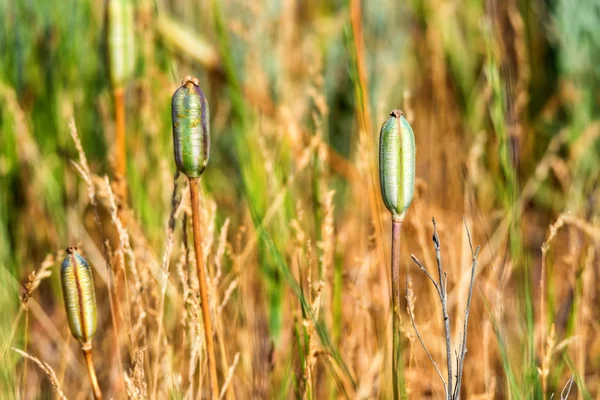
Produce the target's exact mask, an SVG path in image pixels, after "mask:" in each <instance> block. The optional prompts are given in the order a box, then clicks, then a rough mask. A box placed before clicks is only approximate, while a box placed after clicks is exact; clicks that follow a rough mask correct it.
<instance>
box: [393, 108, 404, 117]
mask: <svg viewBox="0 0 600 400" xmlns="http://www.w3.org/2000/svg"><path fill="white" fill-rule="evenodd" d="M403 115H404V113H403V112H402V111H401V110H400V109H398V108H396V109H393V110H392V111H390V117H396V118H400V117H401V116H403Z"/></svg>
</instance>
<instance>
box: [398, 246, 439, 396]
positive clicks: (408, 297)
mask: <svg viewBox="0 0 600 400" xmlns="http://www.w3.org/2000/svg"><path fill="white" fill-rule="evenodd" d="M413 257H414V256H413ZM411 281H412V279H411V278H410V277H409V276H407V277H406V303H407V306H406V309H407V310H408V315H409V316H410V322H411V323H412V326H413V329H414V330H415V333H416V334H417V339H419V343H421V347H423V350H425V353H427V356H428V357H429V360H430V361H431V363H432V364H433V367H434V368H435V371H436V372H437V374H438V376H439V377H440V380H441V381H442V384H443V385H444V396H445V397H446V398H447V397H448V387H447V386H446V381H445V380H444V376H443V375H442V372H441V371H440V368H439V367H438V364H437V363H436V362H435V360H434V359H433V356H432V355H431V353H430V352H429V350H428V349H427V346H425V343H424V342H423V339H422V338H421V334H420V333H419V330H418V329H417V324H416V323H415V315H414V313H413V307H412V305H413V304H414V298H413V293H412V289H409V287H410V282H411Z"/></svg>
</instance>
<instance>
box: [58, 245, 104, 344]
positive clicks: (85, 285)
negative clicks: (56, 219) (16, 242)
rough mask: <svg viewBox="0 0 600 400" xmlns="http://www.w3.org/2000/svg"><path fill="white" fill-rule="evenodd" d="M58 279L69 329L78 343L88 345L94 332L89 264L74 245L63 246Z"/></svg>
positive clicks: (92, 283)
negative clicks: (64, 250) (63, 251)
mask: <svg viewBox="0 0 600 400" xmlns="http://www.w3.org/2000/svg"><path fill="white" fill-rule="evenodd" d="M60 280H61V282H62V289H63V296H64V299H65V307H66V310H67V318H68V319H69V327H70V328H71V333H72V334H73V336H75V337H76V338H77V339H78V340H79V342H81V345H82V347H84V348H86V347H87V348H91V345H92V337H93V336H94V334H95V333H96V295H95V293H94V279H93V277H92V269H91V267H90V265H89V264H88V262H87V261H86V260H85V258H83V257H82V256H81V254H79V252H78V249H77V247H75V246H70V247H69V248H67V256H66V257H65V259H64V261H63V262H62V265H61V267H60Z"/></svg>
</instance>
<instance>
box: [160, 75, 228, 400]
mask: <svg viewBox="0 0 600 400" xmlns="http://www.w3.org/2000/svg"><path fill="white" fill-rule="evenodd" d="M198 83H199V82H198V79H197V78H194V77H192V76H186V77H185V78H183V81H182V83H181V86H180V87H179V88H178V89H177V90H176V91H175V93H174V94H173V99H172V102H171V114H172V118H173V147H174V154H175V164H177V168H178V169H179V171H180V172H182V173H183V174H184V175H185V176H187V177H188V179H189V183H190V196H191V202H192V223H193V224H192V225H193V230H194V250H195V252H196V268H197V272H198V286H199V289H200V301H201V306H202V320H203V323H204V338H205V341H206V352H207V353H208V373H209V378H210V393H211V396H212V398H213V399H218V398H219V386H218V380H217V362H216V358H215V347H214V341H213V328H212V320H211V316H210V305H209V302H208V285H207V279H206V271H205V269H204V256H203V251H202V236H201V232H200V228H201V225H200V205H199V198H200V188H199V186H200V185H199V180H200V176H201V175H202V173H203V172H204V169H205V168H206V165H207V164H208V157H209V153H210V132H209V108H208V101H207V100H206V97H205V96H204V93H203V92H202V90H201V89H200V87H199V86H198Z"/></svg>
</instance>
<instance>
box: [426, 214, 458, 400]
mask: <svg viewBox="0 0 600 400" xmlns="http://www.w3.org/2000/svg"><path fill="white" fill-rule="evenodd" d="M431 221H432V222H433V244H434V245H435V260H436V262H437V268H438V276H439V279H440V282H439V287H440V293H441V294H440V298H441V302H442V316H443V317H444V331H445V333H446V361H447V363H448V390H447V392H446V397H447V399H448V400H452V394H453V390H452V388H453V386H452V345H451V343H450V316H449V315H448V291H447V288H446V283H447V282H448V280H447V277H446V273H445V272H444V268H443V267H442V254H441V251H440V237H439V236H438V233H437V227H436V225H435V219H433V218H432V219H431Z"/></svg>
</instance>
